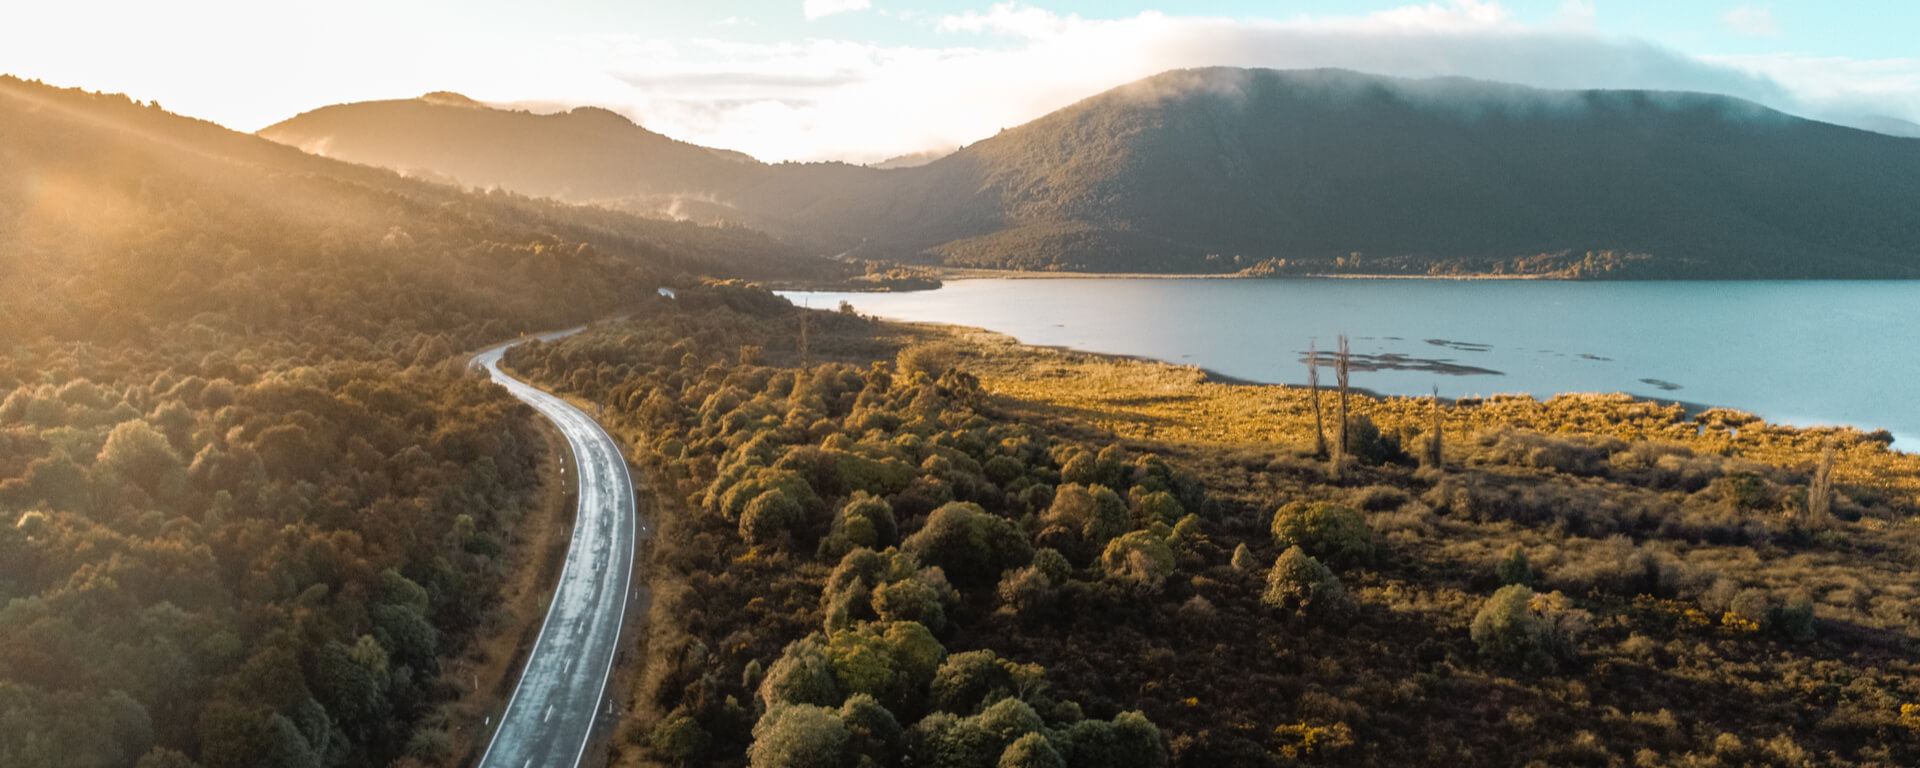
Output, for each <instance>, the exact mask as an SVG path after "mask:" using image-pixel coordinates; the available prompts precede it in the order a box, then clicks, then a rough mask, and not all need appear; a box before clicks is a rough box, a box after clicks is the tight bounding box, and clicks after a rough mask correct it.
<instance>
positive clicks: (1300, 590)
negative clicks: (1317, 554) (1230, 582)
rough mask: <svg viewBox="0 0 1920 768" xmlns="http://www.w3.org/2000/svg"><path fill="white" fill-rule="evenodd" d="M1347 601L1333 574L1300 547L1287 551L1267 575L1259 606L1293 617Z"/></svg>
mask: <svg viewBox="0 0 1920 768" xmlns="http://www.w3.org/2000/svg"><path fill="white" fill-rule="evenodd" d="M1345 601H1346V588H1345V587H1342V586H1341V585H1340V579H1339V578H1338V577H1336V576H1334V575H1333V571H1330V570H1327V567H1326V566H1324V565H1321V564H1320V561H1319V560H1316V559H1314V558H1313V556H1312V555H1308V554H1307V553H1306V552H1304V551H1302V550H1301V549H1300V548H1299V547H1297V546H1296V547H1288V548H1287V551H1286V552H1285V553H1282V554H1281V555H1280V559H1278V560H1275V561H1274V562H1273V570H1271V571H1269V572H1268V573H1267V591H1266V592H1265V593H1263V594H1261V596H1260V602H1261V603H1263V604H1265V605H1266V606H1267V607H1269V608H1275V609H1278V610H1282V611H1291V612H1295V613H1304V612H1307V611H1324V610H1330V609H1334V608H1337V607H1339V606H1340V605H1341V604H1342V603H1344V602H1345Z"/></svg>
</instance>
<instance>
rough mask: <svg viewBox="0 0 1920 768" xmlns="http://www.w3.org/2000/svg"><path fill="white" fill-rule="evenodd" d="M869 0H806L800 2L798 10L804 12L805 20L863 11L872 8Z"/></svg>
mask: <svg viewBox="0 0 1920 768" xmlns="http://www.w3.org/2000/svg"><path fill="white" fill-rule="evenodd" d="M872 7H873V3H872V2H870V1H869V0H806V2H805V3H803V4H801V6H800V12H801V13H804V14H806V17H807V21H813V20H814V19H818V18H822V17H826V16H832V15H834V14H836V13H847V12H850V11H864V10H866V9H868V8H872Z"/></svg>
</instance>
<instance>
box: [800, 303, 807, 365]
mask: <svg viewBox="0 0 1920 768" xmlns="http://www.w3.org/2000/svg"><path fill="white" fill-rule="evenodd" d="M806 369H807V310H806V309H805V308H802V309H801V310H800V370H803V371H804V370H806Z"/></svg>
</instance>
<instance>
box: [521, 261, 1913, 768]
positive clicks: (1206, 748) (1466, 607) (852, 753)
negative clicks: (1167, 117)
mask: <svg viewBox="0 0 1920 768" xmlns="http://www.w3.org/2000/svg"><path fill="white" fill-rule="evenodd" d="M796 315H797V313H796V311H795V309H794V308H793V307H792V306H791V305H789V304H787V303H786V302H784V301H781V300H780V299H778V298H776V297H774V296H771V295H769V294H766V293H764V292H760V291H756V290H755V289H753V288H752V287H745V286H739V285H711V286H706V287H703V288H700V289H691V290H688V291H683V292H681V294H680V299H679V300H678V301H674V302H662V303H660V304H657V305H654V306H651V307H648V308H646V309H644V310H642V311H641V312H639V313H637V314H636V315H635V316H633V317H632V318H630V319H629V320H628V321H626V322H622V323H611V324H607V325H604V326H602V327H600V328H598V329H596V330H595V331H593V332H590V333H583V334H579V335H576V336H571V337H568V338H566V339H563V340H560V341H557V342H554V343H550V344H549V343H534V344H528V345H524V346H522V347H516V348H515V349H514V350H512V351H511V352H509V353H508V355H507V361H506V362H507V364H508V365H510V366H511V367H513V368H514V370H516V371H518V372H519V373H520V374H521V375H524V376H527V377H529V378H531V379H533V380H536V381H540V382H543V385H544V386H547V387H551V388H553V389H554V390H556V391H560V392H565V393H567V394H569V395H571V396H574V397H577V398H580V399H582V400H587V401H591V402H608V403H612V405H610V406H608V408H607V409H606V412H605V413H604V414H603V415H602V417H601V419H602V421H603V423H605V424H606V426H607V428H608V430H609V432H610V433H611V434H612V435H614V436H615V438H616V439H617V440H620V441H622V442H623V443H624V445H625V447H626V449H627V451H628V454H629V455H630V456H633V457H634V461H635V463H636V465H637V466H638V467H640V468H641V471H642V472H643V474H644V476H645V478H646V482H645V484H644V485H645V488H646V489H647V490H648V491H650V492H651V493H652V495H653V497H654V498H653V499H652V501H651V502H650V504H651V507H652V508H653V509H654V510H655V511H656V513H655V516H654V518H653V521H654V524H655V526H656V527H655V529H654V530H655V537H654V539H653V541H652V542H651V546H650V551H651V553H652V557H651V558H650V560H649V563H648V566H647V567H648V575H647V581H648V583H649V584H650V585H651V586H652V587H653V589H654V603H653V605H654V610H653V613H652V623H651V624H650V626H649V632H648V637H647V641H646V643H645V644H644V646H643V652H644V653H645V657H646V659H647V663H646V666H645V672H644V674H641V675H636V676H635V679H634V681H633V682H632V684H630V685H628V686H626V687H624V688H623V689H621V691H620V702H621V704H620V711H621V712H623V713H628V714H627V715H626V716H625V717H624V719H623V721H622V723H621V725H620V732H621V733H620V737H619V738H617V739H614V740H613V743H612V744H611V745H610V746H609V751H610V753H611V754H610V756H609V759H608V761H607V765H610V766H620V767H622V768H627V767H632V768H640V767H641V766H655V765H662V764H668V765H713V766H740V765H752V766H764V765H777V766H793V765H813V766H822V765H828V766H848V765H873V766H901V765H905V766H916V767H917V766H941V767H943V768H944V767H948V766H952V767H956V768H957V767H967V768H978V767H983V766H994V765H999V766H1056V767H1058V768H1222V767H1229V768H1298V767H1299V766H1321V765H1326V766H1428V765H1431V766H1533V765H1549V766H1626V765H1635V766H1649V767H1655V766H1729V767H1730V766H1862V767H1863V768H1864V767H1865V766H1887V765H1911V764H1914V761H1915V760H1916V758H1920V727H1916V726H1920V709H1916V705H1915V704H1914V702H1915V701H1916V700H1917V699H1920V676H1916V674H1915V671H1916V670H1915V663H1914V656H1913V653H1912V650H1913V648H1914V644H1915V643H1916V642H1917V641H1920V632H1917V631H1916V629H1915V624H1914V621H1913V615H1914V609H1913V608H1912V601H1911V595H1912V594H1913V593H1914V590H1915V589H1916V588H1920V575H1916V574H1915V573H1914V571H1913V569H1912V568H1911V563H1912V561H1913V558H1914V557H1915V556H1916V555H1920V528H1916V527H1915V526H1914V525H1913V523H1912V521H1913V519H1914V514H1915V512H1916V509H1917V508H1916V506H1915V502H1916V501H1920V497H1916V495H1915V493H1916V489H1920V475H1916V473H1915V470H1916V469H1920V457H1915V456H1912V455H1909V454H1901V453H1897V452H1892V451H1889V450H1888V449H1887V445H1886V441H1885V439H1884V437H1883V436H1876V435H1871V434H1862V433H1861V432H1859V431H1856V430H1851V429H1844V428H1842V429H1831V428H1823V429H1807V430H1801V429H1794V428H1791V427H1786V426H1780V425H1771V424H1767V423H1765V422H1763V421H1760V420H1758V419H1756V418H1754V417H1753V416H1751V415H1749V414H1743V413H1739V412H1735V411H1728V410H1724V409H1716V410H1712V411H1708V412H1705V413H1701V414H1698V415H1697V416H1690V415H1689V414H1687V413H1686V412H1685V411H1684V410H1683V409H1682V408H1681V407H1680V406H1678V405H1672V404H1665V405H1663V404H1659V403H1654V402H1649V401H1636V400H1634V399H1633V398H1631V397H1628V396H1625V395H1562V396H1558V397H1555V398H1552V399H1551V400H1547V401H1544V402H1542V401H1537V400H1534V399H1533V398H1530V397H1524V396H1499V397H1493V398H1487V399H1484V400H1478V399H1476V400H1474V401H1464V400H1463V401H1460V402H1457V403H1453V404H1448V405H1440V404H1437V403H1435V402H1433V401H1430V400H1427V399H1426V398H1419V399H1413V398H1386V399H1375V398H1370V397H1352V398H1345V397H1343V396H1341V395H1339V394H1337V393H1335V392H1331V391H1328V390H1325V389H1323V390H1321V391H1320V392H1319V393H1318V394H1317V395H1315V394H1310V392H1309V390H1307V389H1306V388H1304V387H1270V386H1245V385H1233V384H1223V383H1218V382H1212V381H1208V380H1207V377H1206V375H1205V374H1204V373H1202V372H1201V371H1199V370H1197V369H1194V368H1191V367H1184V366H1174V365H1166V364H1161V363H1152V362H1142V361H1135V360H1121V359H1114V358H1103V357H1100V356H1095V355H1088V354H1083V353H1076V352H1071V351H1065V350H1059V349H1040V348H1032V347H1023V346H1020V345H1019V344H1017V343H1015V342H1013V341H1012V340H1011V339H1008V338H1006V337H999V336H996V335H993V334H987V333H984V332H977V331H970V330H968V329H961V328H953V327H928V326H907V325H896V324H892V323H885V322H880V321H876V320H873V319H871V318H865V317H861V316H858V315H853V314H847V313H840V312H831V311H818V310H816V311H812V312H810V313H808V317H807V320H805V321H803V320H802V319H801V318H800V317H798V316H796ZM802 322H806V324H807V325H806V327H807V328H808V329H809V330H808V333H807V335H806V336H805V337H804V338H805V339H806V342H805V343H806V347H805V350H804V351H803V350H802V348H801V338H802V336H801V334H800V327H801V324H802ZM1278 332H1279V333H1282V334H1284V333H1286V330H1285V329H1280V330H1279V331H1278ZM742 348H746V349H751V350H753V354H752V355H738V354H735V350H738V349H742ZM803 361H804V362H803ZM1316 399H1317V400H1318V402H1319V408H1318V410H1322V411H1325V415H1326V416H1327V417H1328V418H1327V423H1326V425H1325V427H1324V428H1323V427H1322V426H1321V425H1320V424H1319V423H1318V419H1317V418H1316V406H1315V405H1314V403H1315V401H1316ZM1349 406H1351V410H1350V411H1349V410H1348V407H1349ZM1336 409H1337V410H1336ZM1336 412H1338V413H1351V421H1350V424H1351V428H1350V429H1346V430H1341V431H1336V430H1335V429H1334V427H1335V424H1336V423H1338V421H1339V417H1338V416H1336V415H1335V414H1336ZM1316 432H1318V433H1319V434H1320V436H1321V439H1320V440H1316V439H1315V434H1316ZM1342 432H1344V439H1342V437H1343V435H1342ZM1322 441H1324V443H1325V444H1326V445H1328V446H1338V445H1342V444H1344V445H1345V446H1346V452H1345V454H1344V455H1334V456H1328V455H1326V454H1325V453H1323V452H1322V451H1320V450H1319V449H1318V448H1317V444H1319V443H1321V442H1322ZM1411 454H1420V455H1421V456H1422V457H1423V458H1418V459H1416V458H1415V457H1414V456H1413V455H1411Z"/></svg>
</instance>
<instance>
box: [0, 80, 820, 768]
mask: <svg viewBox="0 0 1920 768" xmlns="http://www.w3.org/2000/svg"><path fill="white" fill-rule="evenodd" d="M0 167H4V168H6V169H7V172H6V173H5V174H4V175H0V259H4V263H0V274H5V275H6V278H5V279H3V280H0V329H4V334H0V521H4V525H0V765H5V766H9V768H12V767H14V766H19V767H22V768H33V767H38V766H47V767H49V768H51V767H53V766H60V767H62V768H66V767H85V766H129V765H138V766H141V768H163V767H164V768H180V767H182V766H203V767H204V768H241V767H243V766H244V767H253V766H274V767H279V766H286V767H289V768H294V767H307V766H312V767H315V768H318V767H319V766H345V765H400V766H405V765H430V764H439V763H441V762H443V761H446V760H448V759H451V757H452V756H451V755H449V742H450V740H449V736H448V733H447V732H446V729H445V727H444V719H445V718H444V716H443V713H442V712H441V710H440V708H441V706H442V705H443V704H444V703H445V702H446V701H447V700H448V699H449V698H450V697H451V696H452V695H453V694H454V693H455V692H456V690H457V688H458V687H459V686H456V684H455V682H454V681H450V680H447V679H445V678H444V677H442V676H441V674H440V666H441V664H442V663H443V662H444V661H445V660H446V659H450V658H453V657H455V656H456V655H458V654H460V653H461V652H462V651H463V649H465V648H466V647H467V646H468V645H469V643H470V642H471V641H472V640H473V639H474V638H475V637H476V636H478V635H481V634H485V633H488V632H493V631H497V628H498V626H499V625H500V623H501V622H502V621H503V619H504V617H503V616H502V609H501V608H500V606H498V605H497V604H496V601H495V593H496V590H497V589H498V587H499V584H500V582H501V580H502V579H503V578H504V577H505V575H506V574H505V573H504V572H503V571H504V569H505V564H504V561H503V550H504V548H505V547H507V546H508V544H509V543H510V542H511V541H512V540H513V539H514V538H516V536H518V535H520V534H519V532H518V531H516V527H515V526H516V523H517V522H518V521H519V519H520V517H521V515H522V513H523V511H524V509H525V506H526V502H527V499H528V497H529V495H530V494H531V493H533V491H534V490H535V486H536V484H537V477H536V474H535V472H534V467H535V465H536V463H537V462H541V461H547V460H549V459H548V457H549V454H550V451H549V446H547V445H546V442H545V438H544V437H542V435H541V433H540V432H539V431H538V430H536V429H535V423H534V421H533V414H532V411H531V410H529V409H527V408H525V407H524V406H522V405H520V404H519V403H518V402H517V401H515V400H513V399H512V398H510V397H509V396H507V395H506V394H504V393H503V392H502V391H500V390H499V389H498V388H497V387H494V386H492V385H491V384H490V383H488V382H487V381H486V380H485V379H484V378H483V377H480V376H478V375H477V374H475V373H472V372H468V371H466V370H465V369H464V362H465V357H466V355H467V354H468V353H469V352H470V351H471V350H474V349H476V348H478V347H480V346H484V345H487V344H492V343H496V342H500V341H504V340H508V339H512V338H514V337H516V336H518V335H519V334H520V333H522V332H524V331H529V330H545V329H551V328H562V327H567V326H569V325H573V324H578V323H582V322H585V321H588V320H592V319H594V318H597V317H601V316H603V315H607V314H612V313H614V312H615V311H616V310H618V309H619V308H620V307H622V306H625V305H627V304H630V303H632V302H633V300H634V297H635V296H636V295H640V294H651V293H652V292H653V291H654V289H655V287H656V286H658V285H661V284H665V283H670V282H672V281H673V280H675V279H679V278H680V276H681V275H683V273H684V272H685V271H686V270H696V271H704V270H714V269H724V270H740V271H745V272H747V273H753V272H755V271H762V272H764V273H765V274H768V275H787V274H798V275H802V276H816V277H817V276H819V275H821V274H824V273H826V272H828V271H831V270H833V269H839V268H840V267H836V266H822V265H816V264H815V263H814V262H811V261H809V260H806V259H804V258H800V257H798V256H796V255H794V254H792V253H791V252H790V251H788V250H786V249H785V248H784V247H783V246H780V245H778V244H776V243H774V242H772V241H770V240H767V239H765V238H764V237H761V236H758V235H753V234H751V233H745V232H743V231H738V230H724V229H713V228H698V227H693V226H691V225H684V226H682V225H673V224H667V223H662V222H653V221H646V220H642V219H637V218H634V217H630V216H626V215H622V214H616V213H613V212H610V211H602V210H596V209H588V208H575V207H570V206H561V205H558V204H555V203H552V202H549V201H539V200H532V199H529V198H524V197H519V196H515V195H510V194H505V193H498V192H495V193H484V194H482V193H472V192H467V191H461V190H458V189H453V188H449V187H443V186H438V185H433V184H428V183H424V182H419V181H411V180H408V179H404V178H402V177H400V176H398V175H396V174H393V173H390V172H387V171H381V170H376V169H371V168H364V167H360V166H351V165H347V164H344V163H338V162H334V161H330V160H325V159H321V158H317V157H312V156H309V155H305V154H303V153H300V152H298V151H295V150H291V149H289V148H285V147H281V146H278V145H275V144H272V143H271V142H267V141H265V140H263V139H258V138H255V137H251V136H246V135H242V134H237V133H233V132H230V131H227V130H225V129H222V128H219V127H217V126H214V125H212V124H210V123H203V122H199V121H194V120H189V119H186V118H182V117H178V116H175V115H172V114H170V113H168V112H166V111H165V110H164V109H162V108H161V107H159V106H158V105H156V104H151V103H140V102H136V101H134V100H131V99H129V98H127V97H125V96H121V95H118V94H94V93H87V92H84V91H79V90H72V89H57V88H52V87H48V86H44V85H40V84H38V83H33V82H27V81H21V80H17V79H12V78H6V79H0ZM782 270H785V271H782ZM460 685H461V686H463V685H465V684H464V683H461V684H460Z"/></svg>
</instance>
